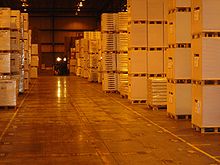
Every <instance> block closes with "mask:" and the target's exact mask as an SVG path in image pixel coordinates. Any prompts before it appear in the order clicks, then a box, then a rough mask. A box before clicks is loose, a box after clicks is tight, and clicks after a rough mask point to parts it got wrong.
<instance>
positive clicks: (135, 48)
mask: <svg viewBox="0 0 220 165" xmlns="http://www.w3.org/2000/svg"><path fill="white" fill-rule="evenodd" d="M128 50H129V51H131V50H133V51H134V50H136V51H138V50H145V51H146V50H147V47H133V48H128Z"/></svg>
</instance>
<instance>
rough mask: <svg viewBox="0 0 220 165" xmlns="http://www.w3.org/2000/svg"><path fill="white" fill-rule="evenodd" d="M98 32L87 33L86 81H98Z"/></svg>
mask: <svg viewBox="0 0 220 165" xmlns="http://www.w3.org/2000/svg"><path fill="white" fill-rule="evenodd" d="M100 42H101V34H100V32H89V77H88V81H90V82H97V81H98V62H99V44H100Z"/></svg>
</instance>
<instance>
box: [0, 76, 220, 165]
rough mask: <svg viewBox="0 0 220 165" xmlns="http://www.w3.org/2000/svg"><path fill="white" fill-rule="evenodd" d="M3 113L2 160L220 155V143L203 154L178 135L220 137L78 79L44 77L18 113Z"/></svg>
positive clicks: (152, 161) (152, 163)
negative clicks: (136, 104) (205, 132)
mask: <svg viewBox="0 0 220 165" xmlns="http://www.w3.org/2000/svg"><path fill="white" fill-rule="evenodd" d="M22 99H23V100H22ZM0 113H1V114H0V115H1V116H2V117H1V119H0V131H1V136H0V140H1V143H0V164H8V165H20V164H22V165H39V164H41V165H75V164H77V165H79V164H81V165H90V164H98V165H99V164H110V165H112V164H113V165H114V164H124V165H128V164H131V165H134V164H138V165H139V164H143V165H146V164H149V165H160V164H162V165H164V164H168V165H174V164H188V165H190V164H192V165H197V164H199V165H203V164H205V165H208V164H209V165H215V164H218V163H217V162H215V160H214V159H215V158H214V157H211V155H213V154H215V155H213V156H216V155H220V149H216V148H219V147H216V148H214V149H213V148H212V150H210V153H211V155H208V153H206V152H209V150H207V151H206V148H204V150H205V151H206V152H205V154H207V155H205V154H204V153H203V154H202V153H201V152H199V151H198V150H195V149H197V148H195V147H194V145H193V146H189V144H186V142H183V141H181V140H182V139H180V138H179V139H178V138H177V137H176V134H178V137H181V135H182V138H183V137H184V138H186V139H187V138H189V139H188V140H190V139H191V140H194V142H195V141H196V140H198V139H203V141H199V140H198V141H197V143H199V142H202V143H204V141H206V143H208V142H209V140H212V143H211V144H210V145H215V146H219V137H220V136H219V135H210V136H208V137H205V138H204V136H201V135H200V134H198V133H194V132H193V131H190V129H188V128H186V127H188V126H189V123H187V122H178V123H177V122H175V121H172V120H171V119H168V118H166V116H165V113H164V112H158V111H147V110H146V111H145V109H144V106H133V105H131V104H129V103H128V101H127V100H125V99H121V98H120V97H119V96H118V95H116V94H104V93H103V92H101V91H100V85H99V84H95V83H88V82H87V80H85V79H81V78H78V77H52V76H51V77H40V78H39V79H38V80H36V81H35V82H34V83H33V84H32V90H31V92H30V93H29V94H28V95H26V96H21V97H20V106H19V108H18V110H17V111H10V112H8V111H6V110H4V111H1V112H0ZM149 117H150V119H152V120H149ZM159 125H160V126H159ZM161 125H162V126H164V128H161ZM166 128H170V129H171V130H170V131H172V132H173V134H172V133H171V132H169V131H168V129H166ZM177 128H181V130H182V132H178V131H177ZM187 131H188V132H189V133H186V132H187ZM192 137H193V138H192ZM204 146H205V145H204Z"/></svg>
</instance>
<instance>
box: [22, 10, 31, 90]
mask: <svg viewBox="0 0 220 165" xmlns="http://www.w3.org/2000/svg"><path fill="white" fill-rule="evenodd" d="M21 19H22V25H23V26H22V27H21V28H22V41H23V42H22V53H23V58H24V70H23V73H22V74H24V90H29V82H30V54H29V20H28V13H21Z"/></svg>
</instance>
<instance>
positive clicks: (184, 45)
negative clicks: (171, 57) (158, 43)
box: [169, 43, 191, 48]
mask: <svg viewBox="0 0 220 165" xmlns="http://www.w3.org/2000/svg"><path fill="white" fill-rule="evenodd" d="M169 48H191V43H177V44H171V45H169Z"/></svg>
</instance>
